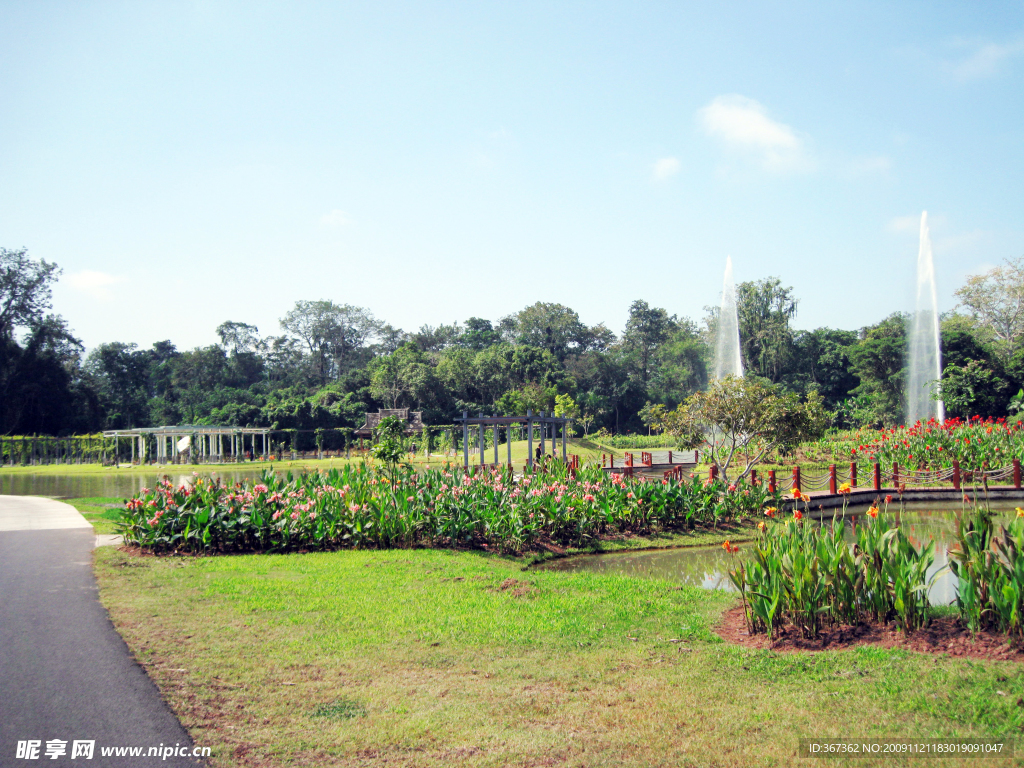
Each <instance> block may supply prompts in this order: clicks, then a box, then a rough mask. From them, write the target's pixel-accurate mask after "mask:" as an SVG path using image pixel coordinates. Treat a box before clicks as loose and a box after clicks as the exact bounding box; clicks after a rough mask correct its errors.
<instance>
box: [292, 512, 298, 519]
mask: <svg viewBox="0 0 1024 768" xmlns="http://www.w3.org/2000/svg"><path fill="white" fill-rule="evenodd" d="M298 519H299V513H298V512H292V520H298Z"/></svg>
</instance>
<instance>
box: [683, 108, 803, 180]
mask: <svg viewBox="0 0 1024 768" xmlns="http://www.w3.org/2000/svg"><path fill="white" fill-rule="evenodd" d="M697 117H698V121H699V122H700V124H701V126H702V127H703V128H704V131H705V133H707V134H708V136H713V137H715V138H717V139H719V140H720V141H721V142H722V143H723V144H725V145H726V146H728V147H730V148H732V149H737V150H741V151H745V152H748V153H751V154H753V155H755V156H756V157H757V158H758V159H759V160H760V162H761V164H762V166H763V167H764V168H766V169H768V170H773V171H789V170H800V169H808V168H809V166H810V162H809V161H808V159H807V157H806V156H805V152H804V146H803V141H802V140H801V139H800V137H799V136H797V134H796V131H794V130H793V129H792V128H791V127H790V126H788V125H786V124H785V123H780V122H778V121H777V120H773V119H772V118H770V117H768V114H767V110H766V109H765V108H764V106H763V105H762V104H761V103H760V102H758V101H755V100H754V99H748V98H747V97H746V96H740V95H738V94H730V95H725V96H718V97H717V98H715V99H714V100H713V101H712V102H711V103H710V104H708V105H707V106H706V107H701V109H699V110H698V111H697Z"/></svg>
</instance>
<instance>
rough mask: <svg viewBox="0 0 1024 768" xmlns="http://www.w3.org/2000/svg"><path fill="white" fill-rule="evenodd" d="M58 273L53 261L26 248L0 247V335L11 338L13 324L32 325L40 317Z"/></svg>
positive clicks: (3, 337) (37, 321) (48, 305)
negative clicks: (9, 248) (29, 253)
mask: <svg viewBox="0 0 1024 768" xmlns="http://www.w3.org/2000/svg"><path fill="white" fill-rule="evenodd" d="M59 275H60V268H59V267H58V266H57V265H56V264H52V263H50V262H48V261H46V259H40V260H39V261H36V260H35V259H33V258H31V257H30V256H29V255H28V250H27V249H25V248H21V249H19V250H16V251H12V250H8V249H7V248H0V339H12V338H14V331H15V329H16V328H31V327H33V326H35V325H37V324H38V323H39V322H40V321H41V320H42V318H43V315H44V314H45V313H46V310H48V309H49V308H50V305H51V300H52V286H53V283H54V281H55V280H56V279H57V277H58V276H59Z"/></svg>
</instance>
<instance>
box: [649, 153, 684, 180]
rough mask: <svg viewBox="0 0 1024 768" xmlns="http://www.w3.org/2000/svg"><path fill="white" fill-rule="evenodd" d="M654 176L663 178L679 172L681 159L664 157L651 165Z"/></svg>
mask: <svg viewBox="0 0 1024 768" xmlns="http://www.w3.org/2000/svg"><path fill="white" fill-rule="evenodd" d="M651 168H652V170H653V172H654V178H656V179H658V180H661V179H667V178H668V177H669V176H675V175H676V174H677V173H679V161H678V160H677V159H676V158H674V157H662V158H660V159H658V160H656V161H655V162H654V165H653V166H651Z"/></svg>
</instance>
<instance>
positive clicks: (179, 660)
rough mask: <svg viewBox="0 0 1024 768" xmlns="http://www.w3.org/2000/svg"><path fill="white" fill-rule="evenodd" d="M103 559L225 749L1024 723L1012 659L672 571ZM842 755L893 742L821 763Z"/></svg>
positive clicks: (409, 759)
mask: <svg viewBox="0 0 1024 768" xmlns="http://www.w3.org/2000/svg"><path fill="white" fill-rule="evenodd" d="M96 573H97V578H98V581H99V585H100V596H101V600H102V601H103V603H104V605H106V606H107V608H108V610H109V611H110V614H111V617H112V618H113V620H114V622H115V625H116V626H117V628H118V630H119V631H120V632H121V634H122V635H123V636H124V638H125V639H126V641H127V642H128V645H129V647H130V648H131V650H132V652H133V653H134V654H135V656H136V657H137V658H138V659H139V661H140V663H142V664H143V666H144V667H145V668H146V669H147V671H148V673H149V674H150V676H151V677H152V678H153V679H154V680H155V681H156V683H157V685H158V686H159V687H160V690H161V692H162V693H163V695H164V697H165V698H166V699H167V701H168V702H169V703H170V705H171V707H172V708H173V709H174V711H175V712H176V713H177V714H178V716H179V717H180V718H181V720H182V722H183V723H184V725H185V726H186V727H187V728H188V729H189V730H190V732H191V733H192V735H193V737H194V738H195V740H196V742H197V744H199V745H202V746H211V747H212V748H213V751H214V759H213V761H212V765H214V766H233V765H274V766H280V765H316V766H349V765H351V766H355V765H365V766H373V765H416V766H442V765H444V766H448V765H467V766H506V765H518V766H537V765H568V766H583V765H587V766H602V765H627V766H652V765H654V766H657V765H664V766H680V765H683V766H687V765H692V766H712V765H714V766H747V765H765V766H788V765H792V764H794V761H795V755H796V749H797V741H798V739H799V738H800V737H802V736H803V737H820V738H838V737H858V738H888V737H901V738H937V737H958V738H968V737H973V738H984V737H996V736H1017V735H1019V734H1020V733H1021V730H1022V728H1024V707H1021V706H1018V704H1017V702H1018V699H1020V698H1022V697H1024V672H1022V670H1021V667H1020V665H1018V664H1014V663H1009V662H991V663H987V662H986V663H982V662H971V661H961V660H957V659H952V658H947V657H931V656H924V655H917V654H912V653H908V652H905V651H899V650H884V649H878V648H859V649H856V650H849V651H842V652H825V653H820V654H814V655H812V654H805V653H785V654H778V653H773V652H769V651H754V650H747V649H742V648H738V647H734V646H729V645H727V644H725V643H723V642H722V641H721V640H720V639H719V638H718V637H717V636H716V635H715V634H714V632H713V625H714V623H715V621H716V620H717V617H718V616H719V615H720V613H721V612H722V611H723V610H724V609H725V608H727V607H730V606H731V605H733V604H734V603H733V601H734V600H735V598H734V597H733V596H730V595H727V594H725V593H722V592H709V591H704V590H700V589H696V588H689V587H683V588H680V587H677V586H676V585H674V584H672V583H669V582H665V581H658V580H642V579H634V578H630V577H628V576H620V575H608V574H595V573H566V572H554V571H544V570H535V569H524V567H523V563H522V561H519V560H514V559H511V558H501V557H497V556H493V555H486V554H477V553H470V552H457V551H448V550H390V551H345V552H333V553H314V554H291V555H246V556H234V557H196V558H169V557H167V558H155V557H132V556H131V555H129V554H127V553H124V552H121V551H118V550H115V549H112V548H104V549H99V550H97V551H96ZM845 764H849V765H857V766H863V765H893V764H894V763H892V762H891V761H888V762H887V761H884V760H878V761H872V760H871V759H866V760H865V759H861V760H857V761H856V763H854V762H849V763H843V762H842V761H829V760H827V759H822V760H820V761H819V762H817V763H816V765H822V766H825V765H845ZM929 764H930V765H952V764H956V763H953V762H949V761H943V760H934V761H929ZM986 764H987V765H1009V764H1010V761H1008V760H1002V761H1001V760H992V761H988V762H986Z"/></svg>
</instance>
